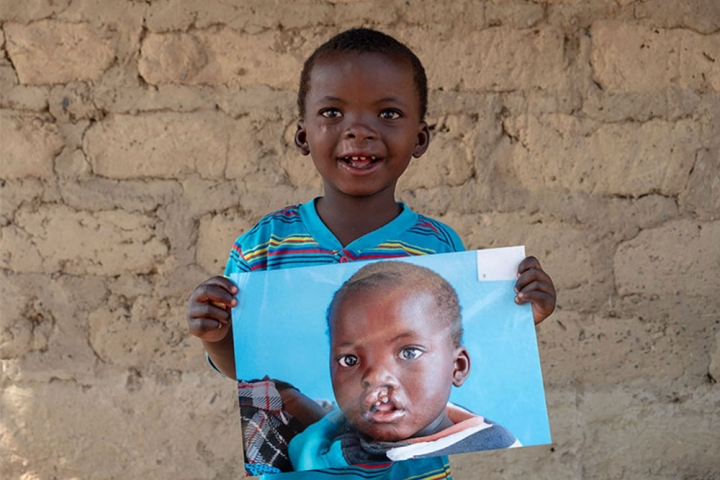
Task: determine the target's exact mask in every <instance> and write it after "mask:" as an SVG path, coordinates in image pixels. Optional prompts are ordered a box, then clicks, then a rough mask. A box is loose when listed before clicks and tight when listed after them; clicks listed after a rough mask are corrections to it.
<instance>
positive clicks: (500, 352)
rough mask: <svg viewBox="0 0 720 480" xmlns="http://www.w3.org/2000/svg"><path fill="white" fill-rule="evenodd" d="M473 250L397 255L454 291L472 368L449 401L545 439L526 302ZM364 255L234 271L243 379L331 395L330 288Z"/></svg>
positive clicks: (530, 441) (524, 437) (523, 435)
mask: <svg viewBox="0 0 720 480" xmlns="http://www.w3.org/2000/svg"><path fill="white" fill-rule="evenodd" d="M476 254H477V252H474V251H469V252H460V253H450V254H442V255H427V256H418V257H407V258H402V259H397V260H401V261H407V262H410V263H415V264H418V265H422V266H424V267H427V268H430V269H432V270H434V271H436V272H437V273H439V274H440V275H442V276H443V277H444V278H445V279H447V280H448V281H449V282H450V283H451V284H452V285H453V286H454V287H455V290H456V291H457V293H458V297H459V299H460V304H461V306H462V311H463V326H464V328H465V335H464V338H463V339H464V344H465V346H466V347H467V349H468V351H469V352H470V358H471V373H470V376H469V378H468V380H467V381H466V382H465V384H464V385H463V386H462V387H459V388H455V387H453V393H452V395H451V397H450V400H451V401H452V402H454V403H456V404H459V405H462V406H464V407H466V408H468V409H469V410H471V411H473V412H475V413H477V414H479V415H482V416H485V417H487V418H489V419H491V420H493V421H495V422H498V423H500V424H501V425H503V426H505V427H506V428H508V429H509V430H510V431H511V432H512V433H513V434H514V435H515V436H516V437H517V438H518V439H519V440H520V442H521V443H522V444H523V445H525V446H529V445H538V444H546V443H550V426H549V423H548V417H547V409H546V405H545V393H544V388H543V383H542V372H541V369H540V360H539V355H538V348H537V340H536V336H535V325H534V323H533V319H532V311H531V307H530V305H523V306H518V305H516V304H515V302H514V297H515V292H514V285H515V280H501V281H482V282H481V281H478V279H477V259H476ZM367 263H368V262H353V263H345V264H337V265H328V266H318V267H302V268H291V269H284V270H273V271H264V272H253V273H248V274H239V275H237V276H234V277H231V279H232V280H233V281H234V282H235V283H236V284H237V285H238V287H239V288H240V294H239V295H238V301H239V302H238V306H237V307H236V308H235V310H233V319H234V320H233V335H234V338H235V362H236V364H237V372H238V376H239V377H240V378H242V379H245V380H251V379H258V378H263V377H264V376H266V375H267V376H269V377H270V378H276V379H280V380H284V381H287V382H290V383H292V384H293V385H295V386H296V387H297V388H299V389H300V390H301V391H302V392H303V393H305V394H306V395H308V396H310V397H312V398H315V399H327V400H330V401H334V397H333V392H332V385H331V383H330V374H329V355H330V354H329V350H330V349H329V339H328V337H327V324H326V318H325V314H326V310H327V306H328V304H329V303H330V300H331V299H332V296H333V294H334V293H335V291H336V290H337V289H338V288H340V286H341V285H342V283H343V282H345V280H347V279H348V278H349V277H350V276H351V275H352V274H353V273H355V272H356V271H357V270H358V269H360V268H362V266H363V265H366V264H367ZM258 319H261V320H258Z"/></svg>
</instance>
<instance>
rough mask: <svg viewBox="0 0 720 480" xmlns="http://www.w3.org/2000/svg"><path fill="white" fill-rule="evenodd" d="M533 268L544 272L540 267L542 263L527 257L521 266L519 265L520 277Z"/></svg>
mask: <svg viewBox="0 0 720 480" xmlns="http://www.w3.org/2000/svg"><path fill="white" fill-rule="evenodd" d="M531 268H537V269H538V270H541V271H542V267H541V266H540V261H539V260H538V259H537V258H535V257H533V256H529V257H525V258H524V259H523V261H522V262H520V265H518V276H520V274H521V273H523V272H524V271H526V270H529V269H531Z"/></svg>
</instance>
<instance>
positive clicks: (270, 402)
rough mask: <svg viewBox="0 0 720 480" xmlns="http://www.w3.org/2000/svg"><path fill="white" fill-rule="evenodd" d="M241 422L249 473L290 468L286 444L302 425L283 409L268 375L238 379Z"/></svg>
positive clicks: (277, 471) (246, 467)
mask: <svg viewBox="0 0 720 480" xmlns="http://www.w3.org/2000/svg"><path fill="white" fill-rule="evenodd" d="M238 400H239V403H240V424H241V427H242V431H243V443H244V446H245V470H246V472H247V473H248V474H249V475H259V474H262V473H279V472H289V471H292V465H291V463H290V458H289V457H288V443H289V442H290V440H291V439H292V438H293V437H294V436H295V435H297V434H298V433H300V432H301V431H302V426H301V425H300V422H298V421H297V420H296V419H295V418H293V417H292V415H290V414H288V413H287V412H286V411H284V410H283V401H282V398H281V397H280V393H279V392H278V390H277V388H276V386H275V382H273V381H272V380H270V379H268V378H264V379H262V380H257V381H250V382H245V381H242V380H241V381H239V382H238Z"/></svg>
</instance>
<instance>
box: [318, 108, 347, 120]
mask: <svg viewBox="0 0 720 480" xmlns="http://www.w3.org/2000/svg"><path fill="white" fill-rule="evenodd" d="M320 115H322V116H323V117H325V118H338V117H342V112H341V111H340V110H338V109H337V108H326V109H325V110H323V111H321V112H320Z"/></svg>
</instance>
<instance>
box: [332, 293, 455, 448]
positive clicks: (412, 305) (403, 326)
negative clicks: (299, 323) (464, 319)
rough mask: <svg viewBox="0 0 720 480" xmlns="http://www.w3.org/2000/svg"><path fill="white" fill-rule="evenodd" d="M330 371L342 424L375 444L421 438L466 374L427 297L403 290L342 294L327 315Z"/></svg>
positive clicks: (437, 419) (435, 422) (432, 300)
mask: <svg viewBox="0 0 720 480" xmlns="http://www.w3.org/2000/svg"><path fill="white" fill-rule="evenodd" d="M330 343H331V353H330V373H331V377H332V385H333V390H334V393H335V399H336V401H337V403H338V406H339V407H340V409H341V410H342V411H343V413H344V414H345V416H346V417H347V419H348V421H349V422H350V423H351V424H353V425H354V426H355V427H356V428H357V429H358V430H359V431H361V432H362V433H364V434H365V435H367V436H369V437H371V438H373V439H375V440H378V441H397V440H403V439H406V438H411V437H414V436H420V435H424V434H425V433H426V432H427V431H428V430H430V429H432V428H434V427H435V426H437V425H438V424H439V423H440V422H441V421H442V420H443V419H444V418H445V407H446V405H447V402H448V399H449V397H450V390H451V389H452V386H453V385H457V386H459V385H461V384H462V382H463V381H464V379H465V377H466V375H467V373H468V371H469V358H468V357H467V351H466V350H465V349H464V348H463V347H459V346H455V345H454V342H453V340H452V337H451V328H450V325H449V324H448V321H447V320H445V319H443V318H442V316H441V312H440V311H439V308H438V307H437V305H436V301H435V298H434V297H433V296H432V294H430V293H428V292H426V291H417V292H416V291H413V289H412V287H411V286H398V287H394V288H372V289H363V290H360V291H356V292H351V293H348V294H347V295H346V296H345V297H344V298H343V299H342V300H341V302H340V303H339V304H338V305H337V307H336V308H335V310H334V312H332V314H331V317H330Z"/></svg>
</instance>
